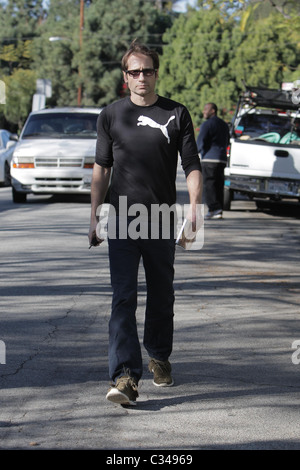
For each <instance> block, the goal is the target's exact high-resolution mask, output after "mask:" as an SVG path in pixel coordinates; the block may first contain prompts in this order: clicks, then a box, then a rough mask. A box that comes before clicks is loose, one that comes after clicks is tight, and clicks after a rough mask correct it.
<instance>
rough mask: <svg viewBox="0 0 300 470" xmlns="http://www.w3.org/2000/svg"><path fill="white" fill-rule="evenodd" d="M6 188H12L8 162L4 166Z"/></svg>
mask: <svg viewBox="0 0 300 470" xmlns="http://www.w3.org/2000/svg"><path fill="white" fill-rule="evenodd" d="M3 185H4V186H6V187H7V186H11V176H10V166H9V164H8V162H5V166H4V183H3Z"/></svg>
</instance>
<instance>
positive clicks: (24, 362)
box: [0, 177, 300, 468]
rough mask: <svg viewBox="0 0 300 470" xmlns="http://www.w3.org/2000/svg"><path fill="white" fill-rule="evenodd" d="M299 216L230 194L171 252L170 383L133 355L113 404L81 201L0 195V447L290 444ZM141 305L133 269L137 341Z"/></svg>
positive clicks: (99, 261)
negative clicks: (190, 239)
mask: <svg viewBox="0 0 300 470" xmlns="http://www.w3.org/2000/svg"><path fill="white" fill-rule="evenodd" d="M178 187H179V201H184V200H185V197H186V192H185V185H184V184H183V183H182V178H181V177H180V178H179V186H178ZM299 214H300V212H299V208H298V207H297V206H292V207H287V206H285V207H283V208H282V210H280V211H277V212H274V211H271V210H269V209H266V210H264V211H257V210H256V206H255V203H254V202H251V201H246V200H235V201H234V202H233V204H232V210H231V211H230V212H226V213H225V215H224V219H223V220H219V221H209V222H207V223H206V224H205V242H204V247H203V248H202V250H200V251H197V252H196V251H189V252H185V251H178V252H177V254H176V265H175V267H176V279H175V287H176V308H175V337H174V351H173V354H172V357H171V362H172V365H173V374H174V379H175V386H174V387H172V388H167V389H164V388H156V387H154V386H153V385H152V380H151V376H150V374H149V373H148V372H147V357H146V354H145V352H144V359H145V365H144V370H145V373H144V376H143V378H142V381H141V383H140V390H139V393H140V397H139V399H138V404H137V406H136V407H132V408H122V407H120V406H118V405H114V404H112V403H110V402H107V401H106V400H105V394H106V391H107V388H108V386H109V378H108V373H107V328H108V319H109V313H110V300H111V297H110V296H111V291H110V285H109V269H108V257H107V245H106V244H104V245H102V247H101V248H96V249H91V250H89V249H88V241H87V230H88V223H89V202H88V200H87V199H84V198H81V199H80V198H77V199H76V198H65V199H64V198H53V197H48V196H46V197H34V196H29V197H28V201H27V202H26V203H25V204H22V205H17V204H13V203H12V201H11V195H10V189H9V188H0V217H1V219H0V220H1V228H0V237H1V243H0V250H1V255H0V264H1V270H0V276H1V278H0V293H1V297H0V309H1V310H0V314H1V322H0V341H1V343H0V359H1V360H0V362H2V363H1V364H0V387H1V408H0V448H1V449H2V450H3V449H6V450H7V449H10V450H27V449H51V450H61V449H67V450H69V449H86V450H89V449H93V450H94V449H104V450H108V451H112V450H113V451H114V452H113V454H114V455H118V452H119V451H121V450H125V449H127V450H129V451H130V452H132V453H134V452H137V451H139V450H151V451H152V452H155V453H156V454H157V453H158V452H159V451H163V450H170V451H173V452H175V453H176V452H177V453H178V454H180V452H181V451H183V450H186V451H193V450H229V449H233V450H239V449H243V450H259V449H276V450H280V449H285V450H293V449H297V450H299V449H300V437H299V436H300V420H299V392H300V380H299V371H300V330H299V316H300V308H299V300H300V283H299V281H300V235H299V229H300V216H299ZM144 305H145V283H144V278H143V274H142V272H141V275H140V298H139V306H138V311H137V318H138V326H139V331H140V333H141V335H142V328H143V311H144ZM298 351H299V354H298ZM4 362H5V363H4ZM113 454H112V455H113ZM133 466H134V465H133ZM140 468H142V467H141V466H140Z"/></svg>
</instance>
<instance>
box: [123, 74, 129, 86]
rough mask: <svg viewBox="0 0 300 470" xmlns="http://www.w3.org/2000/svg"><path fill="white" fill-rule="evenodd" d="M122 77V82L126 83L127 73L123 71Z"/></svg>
mask: <svg viewBox="0 0 300 470" xmlns="http://www.w3.org/2000/svg"><path fill="white" fill-rule="evenodd" d="M123 79H124V82H125V83H126V84H127V83H128V80H127V74H126V73H125V72H123Z"/></svg>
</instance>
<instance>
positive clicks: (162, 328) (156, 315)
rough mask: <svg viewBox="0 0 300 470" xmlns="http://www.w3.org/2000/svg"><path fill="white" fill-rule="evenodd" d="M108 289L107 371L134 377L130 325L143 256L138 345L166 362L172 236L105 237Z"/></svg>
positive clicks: (138, 366) (136, 354)
mask: <svg viewBox="0 0 300 470" xmlns="http://www.w3.org/2000/svg"><path fill="white" fill-rule="evenodd" d="M108 242H109V261H110V271H111V284H112V288H113V299H112V311H111V318H110V322H109V375H110V378H111V379H112V380H115V379H116V378H117V377H120V376H121V375H124V371H127V372H129V374H130V375H131V376H132V377H134V378H135V379H136V380H137V381H138V380H139V379H140V378H141V376H142V371H143V365H142V354H141V347H140V342H139V338H138V332H137V324H136V308H137V288H138V268H139V264H140V259H141V258H142V260H143V265H144V269H145V277H146V284H147V303H146V312H145V323H144V346H145V348H146V350H147V352H148V354H149V356H150V357H153V358H155V359H158V360H162V361H164V360H167V359H168V357H169V356H170V354H171V352H172V344H173V317H174V312H173V306H174V289H173V280H174V254H175V242H174V240H144V239H137V240H132V239H130V238H128V239H125V240H124V239H109V241H108Z"/></svg>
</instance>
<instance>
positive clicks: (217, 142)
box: [197, 103, 229, 220]
mask: <svg viewBox="0 0 300 470" xmlns="http://www.w3.org/2000/svg"><path fill="white" fill-rule="evenodd" d="M217 113H218V108H217V106H216V105H215V103H207V104H206V105H205V106H204V109H203V117H204V119H206V121H204V123H203V124H201V127H200V132H199V135H198V138H197V147H198V152H199V154H200V158H201V165H202V175H203V194H204V202H205V203H206V204H207V206H208V212H207V214H206V216H205V219H206V220H209V219H221V218H222V214H223V190H224V189H223V188H224V169H225V166H226V162H227V147H228V145H229V127H228V125H227V124H226V122H225V121H223V120H222V119H220V118H219V117H218V116H217Z"/></svg>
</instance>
